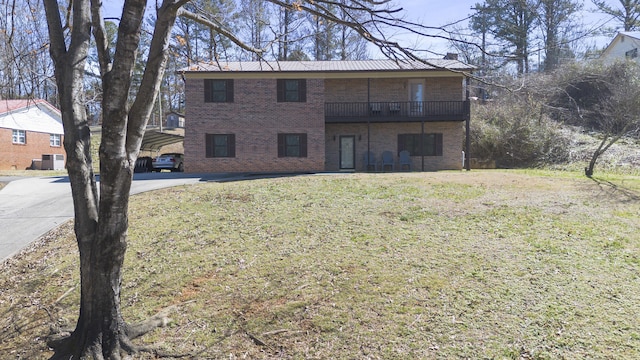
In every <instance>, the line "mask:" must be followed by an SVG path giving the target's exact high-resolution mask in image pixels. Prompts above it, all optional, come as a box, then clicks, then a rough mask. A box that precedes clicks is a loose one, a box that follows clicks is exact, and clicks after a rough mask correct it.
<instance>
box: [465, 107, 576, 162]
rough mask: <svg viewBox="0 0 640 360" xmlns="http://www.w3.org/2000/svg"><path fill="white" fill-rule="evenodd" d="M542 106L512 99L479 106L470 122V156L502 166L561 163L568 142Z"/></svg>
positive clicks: (567, 151) (565, 156)
mask: <svg viewBox="0 0 640 360" xmlns="http://www.w3.org/2000/svg"><path fill="white" fill-rule="evenodd" d="M536 108H538V109H539V108H540V106H539V105H535V106H534V105H533V104H531V103H529V102H527V101H521V100H519V99H517V97H514V96H509V97H508V99H506V100H504V101H500V102H491V103H488V104H484V105H480V104H478V105H476V106H475V107H474V109H473V112H472V114H473V115H472V116H473V119H472V121H471V132H470V137H471V156H472V157H475V158H479V159H481V160H495V161H496V164H497V165H498V166H499V167H531V166H540V165H543V164H554V163H560V162H564V161H566V160H567V158H568V155H569V143H570V142H569V139H568V138H567V137H566V136H565V135H564V133H563V131H562V128H561V126H560V125H558V124H557V123H556V122H554V121H552V120H550V119H549V118H548V117H547V116H545V115H544V114H542V112H541V111H540V110H537V111H536Z"/></svg>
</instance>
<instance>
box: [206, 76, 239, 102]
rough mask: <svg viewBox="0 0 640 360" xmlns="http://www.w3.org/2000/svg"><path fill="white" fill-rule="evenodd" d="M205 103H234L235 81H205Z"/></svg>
mask: <svg viewBox="0 0 640 360" xmlns="http://www.w3.org/2000/svg"><path fill="white" fill-rule="evenodd" d="M204 102H221V103H223V102H233V80H232V79H227V80H220V79H204Z"/></svg>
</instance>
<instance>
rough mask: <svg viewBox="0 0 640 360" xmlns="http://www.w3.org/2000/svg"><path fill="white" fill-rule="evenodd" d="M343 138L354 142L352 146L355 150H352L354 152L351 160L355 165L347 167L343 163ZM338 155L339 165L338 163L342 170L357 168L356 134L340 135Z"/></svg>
mask: <svg viewBox="0 0 640 360" xmlns="http://www.w3.org/2000/svg"><path fill="white" fill-rule="evenodd" d="M342 139H351V142H352V144H353V146H352V149H353V151H352V154H351V157H352V159H351V161H352V164H353V167H348V168H346V167H343V165H342V151H343V150H342ZM338 157H339V161H338V163H339V165H338V167H339V169H340V170H355V169H356V136H355V135H340V137H339V150H338Z"/></svg>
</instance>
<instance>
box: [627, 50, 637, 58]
mask: <svg viewBox="0 0 640 360" xmlns="http://www.w3.org/2000/svg"><path fill="white" fill-rule="evenodd" d="M624 56H625V57H626V58H627V59H635V58H637V57H638V48H635V49H633V50H629V51H627V52H625V53H624Z"/></svg>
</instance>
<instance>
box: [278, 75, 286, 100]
mask: <svg viewBox="0 0 640 360" xmlns="http://www.w3.org/2000/svg"><path fill="white" fill-rule="evenodd" d="M277 92H278V102H283V101H284V92H285V83H284V80H283V79H278V90H277Z"/></svg>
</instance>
